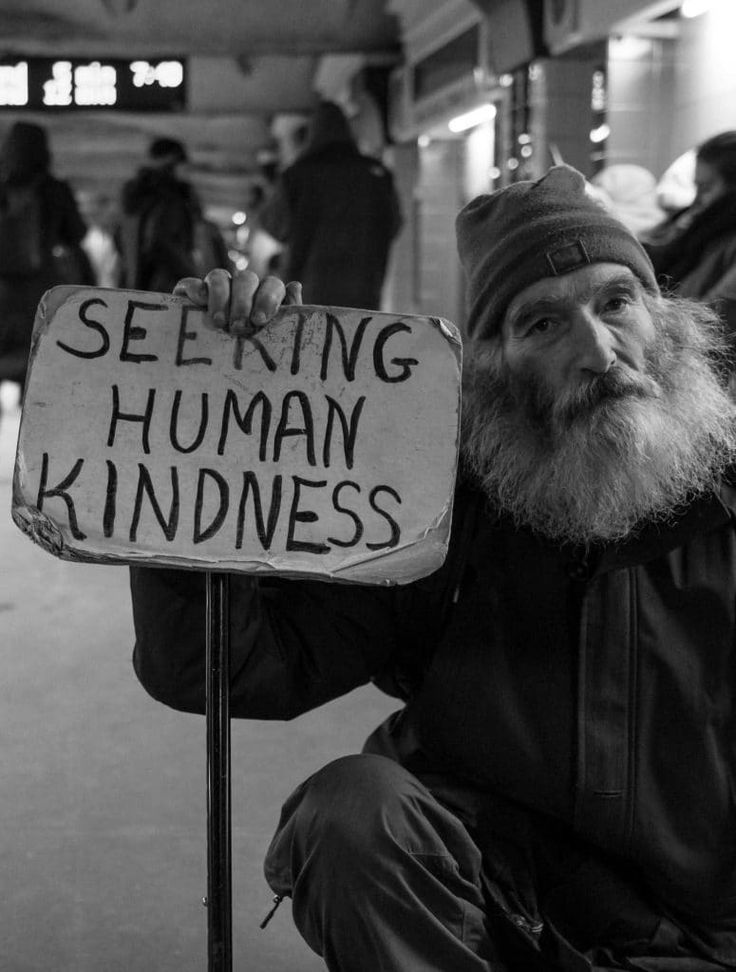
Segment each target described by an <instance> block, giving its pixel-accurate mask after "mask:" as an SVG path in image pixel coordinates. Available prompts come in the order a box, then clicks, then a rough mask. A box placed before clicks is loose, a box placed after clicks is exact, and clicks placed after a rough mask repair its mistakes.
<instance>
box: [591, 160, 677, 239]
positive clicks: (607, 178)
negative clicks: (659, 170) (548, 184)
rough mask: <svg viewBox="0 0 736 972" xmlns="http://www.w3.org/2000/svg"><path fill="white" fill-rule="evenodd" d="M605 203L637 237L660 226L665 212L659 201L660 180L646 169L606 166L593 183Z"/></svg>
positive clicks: (630, 166) (627, 166) (626, 165)
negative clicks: (658, 187) (658, 186)
mask: <svg viewBox="0 0 736 972" xmlns="http://www.w3.org/2000/svg"><path fill="white" fill-rule="evenodd" d="M590 181H591V182H592V184H593V186H595V188H596V190H597V191H598V193H599V194H600V196H601V200H602V202H603V203H604V204H605V205H606V207H607V208H608V209H609V210H610V212H612V213H613V215H614V216H616V217H617V218H618V219H620V220H621V222H622V223H623V224H624V226H626V227H627V228H628V229H630V230H631V232H632V233H633V234H634V235H635V236H639V235H640V234H642V233H644V232H645V231H647V230H650V229H652V228H653V227H654V226H656V225H657V224H659V223H661V222H662V220H663V219H664V218H665V211H664V209H662V207H661V206H660V204H659V202H658V200H657V180H656V177H655V176H654V174H653V173H652V172H650V171H649V169H645V168H644V166H643V165H631V164H625V163H617V164H615V165H607V166H605V168H603V169H601V171H600V172H598V173H596V174H595V175H594V176H593V178H592V179H591V180H590Z"/></svg>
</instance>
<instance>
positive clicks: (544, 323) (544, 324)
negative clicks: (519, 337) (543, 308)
mask: <svg viewBox="0 0 736 972" xmlns="http://www.w3.org/2000/svg"><path fill="white" fill-rule="evenodd" d="M554 326H555V322H554V320H553V319H552V318H551V317H540V318H539V320H538V321H534V322H533V323H532V324H531V325H530V326H529V330H528V332H527V333H528V334H549V332H550V331H551V330H552V328H553V327H554Z"/></svg>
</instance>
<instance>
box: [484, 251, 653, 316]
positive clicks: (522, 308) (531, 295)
mask: <svg viewBox="0 0 736 972" xmlns="http://www.w3.org/2000/svg"><path fill="white" fill-rule="evenodd" d="M616 288H623V289H625V290H627V291H629V292H630V293H631V294H632V295H640V294H641V295H643V293H644V287H643V286H642V284H641V282H640V280H639V278H638V277H637V276H636V274H634V273H633V271H631V270H630V269H629V268H628V267H625V266H623V265H622V264H620V263H594V264H591V265H589V266H585V267H580V268H578V269H577V270H571V271H570V272H569V273H565V274H561V275H560V276H557V277H543V278H542V279H541V280H537V281H536V283H533V284H530V285H529V286H528V287H525V288H524V289H523V290H521V291H519V293H518V294H517V295H516V296H515V297H514V298H513V300H512V301H511V302H510V304H509V306H508V310H507V311H506V315H505V317H504V323H503V330H504V331H507V330H508V329H509V328H512V327H513V326H514V325H515V323H516V322H517V321H519V320H520V319H522V318H525V317H527V316H528V315H529V314H530V313H533V312H534V311H535V310H536V309H537V308H547V307H550V308H551V307H560V308H563V307H566V306H567V307H574V306H576V305H578V306H579V305H583V304H587V303H589V302H590V301H591V300H593V299H594V298H595V297H596V296H597V295H598V294H600V293H603V292H608V291H609V290H611V289H616Z"/></svg>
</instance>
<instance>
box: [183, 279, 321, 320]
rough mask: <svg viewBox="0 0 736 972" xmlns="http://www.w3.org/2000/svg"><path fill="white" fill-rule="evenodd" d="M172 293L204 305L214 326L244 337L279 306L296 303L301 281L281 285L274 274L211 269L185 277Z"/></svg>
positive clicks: (298, 299) (298, 297)
mask: <svg viewBox="0 0 736 972" xmlns="http://www.w3.org/2000/svg"><path fill="white" fill-rule="evenodd" d="M174 293H175V294H177V295H180V296H183V297H187V298H188V299H189V300H191V301H192V303H194V304H196V305H197V306H199V307H206V308H207V312H208V314H209V316H210V318H211V320H212V323H213V324H214V326H215V328H217V329H219V330H223V331H228V332H229V333H230V334H232V335H233V336H234V337H242V336H248V335H250V334H252V333H253V332H254V330H257V329H258V328H261V327H264V326H265V325H266V324H268V322H269V321H270V320H272V318H273V317H274V315H275V314H276V312H277V311H278V310H279V308H280V307H281V306H282V305H295V304H300V303H301V300H302V295H301V284H300V283H298V282H296V281H294V282H291V283H289V284H284V282H283V281H282V280H279V278H278V277H264V278H263V280H260V279H259V278H258V277H257V276H256V274H255V273H253V272H252V271H251V270H238V271H236V272H235V273H233V274H232V275H231V274H230V273H228V271H227V270H212V271H211V272H210V273H208V274H207V276H206V277H205V278H204V279H203V280H200V279H198V278H196V277H186V278H185V279H184V280H180V281H179V283H178V284H177V285H176V287H175V288H174Z"/></svg>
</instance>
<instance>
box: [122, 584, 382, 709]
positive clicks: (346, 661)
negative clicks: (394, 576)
mask: <svg viewBox="0 0 736 972" xmlns="http://www.w3.org/2000/svg"><path fill="white" fill-rule="evenodd" d="M130 573H131V592H132V600H133V618H134V623H135V635H136V642H135V650H134V656H133V663H134V668H135V671H136V674H137V676H138V678H139V680H140V681H141V683H142V684H143V686H144V687H145V689H146V690H147V691H148V692H149V694H150V695H152V696H153V697H154V698H155V699H157V700H158V701H160V702H163V703H165V704H166V705H170V706H172V707H173V708H176V709H181V710H183V711H187V712H200V713H202V712H204V710H205V638H206V618H205V576H204V574H202V573H200V572H194V571H179V570H169V569H162V568H143V567H132V568H131V571H130ZM394 615H395V608H394V595H393V591H392V589H388V588H379V587H375V588H374V587H363V586H357V585H356V586H353V585H343V584H332V583H326V582H319V581H311V580H310V581H287V580H278V581H271V580H269V581H265V582H264V581H256V580H254V579H253V578H251V577H248V576H245V575H231V577H230V670H231V701H230V709H231V714H232V715H233V716H235V717H238V718H252V719H291V718H294V717H295V716H297V715H299V714H301V713H302V712H306V711H308V710H309V709H313V708H315V707H316V706H318V705H321V704H323V703H324V702H327V701H329V700H330V699H333V698H336V697H338V696H340V695H344V694H345V693H347V692H349V691H351V690H352V689H354V688H356V687H357V686H359V685H362V684H364V683H366V682H368V681H369V680H370V679H371V678H372V677H373V676H374V675H375V674H376V673H377V672H379V671H380V670H382V669H383V668H384V667H385V665H386V662H387V659H388V658H389V657H390V656H391V655H392V653H393V652H394V650H395V643H396V638H397V626H396V624H395V617H394Z"/></svg>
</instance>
